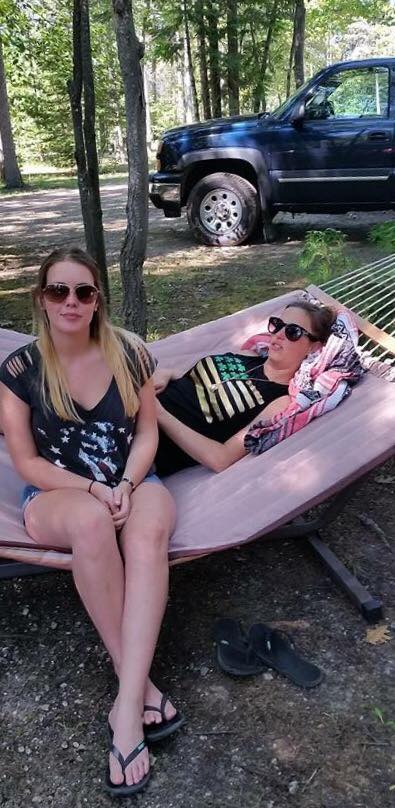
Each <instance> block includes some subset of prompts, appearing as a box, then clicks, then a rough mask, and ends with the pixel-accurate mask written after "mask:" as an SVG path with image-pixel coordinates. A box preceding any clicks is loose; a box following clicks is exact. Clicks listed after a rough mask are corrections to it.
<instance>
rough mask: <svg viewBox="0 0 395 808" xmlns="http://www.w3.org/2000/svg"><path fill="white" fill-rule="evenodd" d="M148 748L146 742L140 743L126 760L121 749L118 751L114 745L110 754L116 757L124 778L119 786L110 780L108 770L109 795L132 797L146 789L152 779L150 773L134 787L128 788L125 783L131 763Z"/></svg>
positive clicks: (106, 780)
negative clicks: (126, 773)
mask: <svg viewBox="0 0 395 808" xmlns="http://www.w3.org/2000/svg"><path fill="white" fill-rule="evenodd" d="M146 746H147V744H146V742H145V741H144V740H142V741H140V743H139V744H137V746H136V747H135V749H133V751H132V752H130V754H129V755H127V757H126V758H124V756H123V755H122V753H121V752H120V751H119V749H117V747H116V746H114V744H112V746H111V749H110V752H111V754H112V755H114V757H115V758H116V760H117V761H118V763H119V764H120V766H121V769H122V774H123V776H124V781H123V783H120V784H119V785H117V784H116V783H113V782H112V780H111V778H110V769H109V768H108V769H107V774H106V779H105V783H104V788H105V790H106V791H107V792H108V794H111V796H112V797H132V796H133V795H134V794H138V793H139V792H140V791H142V790H143V788H145V787H146V785H147V783H148V780H149V779H150V777H151V772H150V771H149V772H148V774H145V775H144V777H142V778H141V780H139V782H138V783H133V784H132V785H130V786H128V785H127V784H126V782H125V769H127V767H128V766H129V763H131V762H132V760H134V759H135V758H136V757H137V756H138V755H139V754H140V752H142V751H143V749H145V747H146Z"/></svg>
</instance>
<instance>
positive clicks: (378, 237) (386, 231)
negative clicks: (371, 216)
mask: <svg viewBox="0 0 395 808" xmlns="http://www.w3.org/2000/svg"><path fill="white" fill-rule="evenodd" d="M369 241H373V243H374V244H377V246H378V247H381V248H382V249H383V250H389V251H390V252H393V251H395V222H383V223H382V224H375V225H374V227H372V229H371V230H370V232H369Z"/></svg>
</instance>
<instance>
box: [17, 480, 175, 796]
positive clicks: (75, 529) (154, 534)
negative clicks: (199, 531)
mask: <svg viewBox="0 0 395 808" xmlns="http://www.w3.org/2000/svg"><path fill="white" fill-rule="evenodd" d="M174 519H175V509H174V504H173V500H172V498H171V496H170V494H169V493H168V491H167V490H166V489H165V487H164V486H162V485H159V484H158V483H153V482H148V483H142V484H141V485H140V486H139V487H138V488H137V490H136V491H135V492H134V494H133V500H132V510H131V513H130V516H129V519H128V521H127V522H126V524H125V525H124V527H123V529H122V531H121V534H120V540H119V541H120V545H121V550H122V555H123V559H122V556H121V552H120V549H119V545H118V540H117V536H116V533H115V530H114V527H113V522H112V519H111V515H110V513H109V511H108V510H107V508H106V507H105V506H104V505H102V504H101V503H100V502H99V501H98V500H96V499H95V498H94V497H92V496H90V495H89V494H87V493H86V492H84V491H80V490H76V489H67V490H66V489H62V490H60V489H59V490H55V491H48V492H42V493H41V494H39V495H37V496H36V497H35V498H34V499H33V500H32V501H31V502H30V503H29V504H28V506H27V508H26V511H25V523H26V529H27V532H28V533H29V535H30V536H31V537H32V538H33V539H34V540H35V541H39V542H40V543H41V544H44V545H48V546H51V547H63V548H68V549H72V551H73V575H74V581H75V584H76V587H77V590H78V592H79V594H80V597H81V599H82V601H83V603H84V606H85V608H86V610H87V612H88V614H89V615H90V617H91V619H92V621H93V623H94V625H95V626H96V628H97V630H98V632H99V634H100V636H101V637H102V640H103V642H104V644H105V646H106V648H107V650H108V652H109V654H110V656H111V658H112V660H113V664H114V669H115V672H116V674H117V676H118V680H119V690H118V696H117V699H116V701H115V704H114V707H113V710H112V713H111V723H112V727H113V729H114V744H115V745H116V746H117V747H118V749H119V750H120V752H121V753H122V754H123V755H124V757H126V756H127V754H128V753H129V752H130V751H131V749H133V748H134V747H135V746H136V745H137V744H138V743H139V741H140V740H141V739H142V737H143V728H142V723H143V704H144V697H145V694H146V693H147V692H148V694H151V693H152V688H154V686H153V685H152V683H151V682H150V681H149V679H148V673H149V669H150V666H151V662H152V657H153V654H154V650H155V645H156V642H157V638H158V634H159V630H160V625H161V621H162V617H163V612H164V609H165V606H166V600H167V588H168V560H167V552H168V539H169V535H170V533H171V530H172V528H173V525H174ZM148 700H149V699H148V698H147V701H148ZM148 767H149V759H148V752H147V750H146V749H145V750H144V751H143V752H142V753H141V754H140V755H139V756H138V757H137V758H136V759H135V760H134V761H133V762H132V763H131V764H130V765H129V766H128V768H127V769H126V773H125V777H126V783H127V784H131V783H137V782H139V780H141V778H142V777H143V775H144V773H146V772H147V771H148ZM110 777H111V780H112V781H113V783H114V784H116V783H121V782H122V781H123V774H122V773H121V769H120V766H119V763H118V762H117V761H116V760H115V758H114V757H113V756H112V755H110Z"/></svg>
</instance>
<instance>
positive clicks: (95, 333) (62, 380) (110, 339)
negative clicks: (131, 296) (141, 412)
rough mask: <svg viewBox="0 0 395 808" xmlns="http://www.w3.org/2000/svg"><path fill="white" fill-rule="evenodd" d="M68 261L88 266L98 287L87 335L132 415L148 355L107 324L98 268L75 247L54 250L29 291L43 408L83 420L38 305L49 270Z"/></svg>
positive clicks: (137, 340) (68, 418)
mask: <svg viewBox="0 0 395 808" xmlns="http://www.w3.org/2000/svg"><path fill="white" fill-rule="evenodd" d="M64 260H69V261H73V263H75V264H81V266H84V267H86V268H87V269H89V271H90V273H91V275H92V277H93V282H94V285H95V286H96V288H97V289H98V296H97V309H96V311H95V312H94V314H93V317H92V320H91V323H90V337H91V339H92V340H93V341H94V342H96V343H97V345H99V347H100V350H101V352H102V354H103V357H104V359H105V361H106V363H107V365H108V367H109V368H110V370H111V371H112V374H113V376H114V379H115V382H116V385H117V388H118V391H119V395H120V397H121V400H122V404H123V406H124V409H125V414H126V415H127V416H128V417H133V416H134V415H136V412H137V411H138V408H139V399H138V394H137V393H138V390H139V388H140V386H141V384H144V382H145V381H146V380H147V378H148V356H147V351H146V348H145V346H144V343H143V342H142V340H141V339H140V338H139V337H138V336H137V335H136V334H131V333H129V332H128V331H125V330H124V329H122V328H116V327H114V326H112V325H111V323H110V321H109V319H108V315H107V310H106V304H105V300H104V296H103V291H102V288H101V283H100V275H99V269H98V267H97V264H96V262H95V261H94V260H93V258H91V257H90V256H89V255H88V254H87V253H85V252H84V251H83V250H80V249H78V248H72V249H66V248H64V249H57V250H53V252H51V254H50V255H49V256H48V257H47V258H46V259H45V260H44V261H43V263H42V264H41V267H40V269H39V273H38V279H37V284H36V286H35V287H34V288H33V290H32V295H33V307H34V316H35V321H36V324H37V331H38V339H37V347H38V350H39V351H40V354H41V360H42V362H41V398H42V401H43V404H44V406H45V407H46V408H49V407H50V406H52V407H53V409H54V411H55V412H56V414H57V415H58V416H59V418H62V419H63V420H65V421H77V422H79V423H82V422H83V419H82V418H81V417H80V416H79V415H78V413H77V410H76V408H75V405H74V402H73V399H72V397H71V395H70V390H69V386H68V383H67V379H66V377H65V374H64V371H63V369H62V366H61V364H60V361H59V357H58V355H57V353H56V350H55V346H54V343H53V340H52V335H51V330H50V325H49V320H48V316H47V314H46V312H45V311H44V309H43V308H42V292H43V289H45V286H46V283H47V275H48V271H49V269H50V268H51V267H52V266H54V264H57V263H59V262H60V261H64ZM128 348H129V350H131V352H132V353H133V352H135V354H136V359H137V363H138V364H137V367H135V366H133V365H132V361H131V359H130V357H129V355H128Z"/></svg>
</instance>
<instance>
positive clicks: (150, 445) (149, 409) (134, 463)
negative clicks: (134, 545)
mask: <svg viewBox="0 0 395 808" xmlns="http://www.w3.org/2000/svg"><path fill="white" fill-rule="evenodd" d="M139 401H140V407H139V411H138V413H137V421H136V431H135V434H134V438H133V440H132V445H131V449H130V452H129V457H128V459H127V462H126V466H125V469H124V473H123V476H125V477H128V479H129V480H130V481H131V484H130V483H129V482H128V481H127V480H121V482H120V483H118V485H117V486H116V488H114V502H115V504H116V505H117V506H118V508H119V510H118V513H117V514H116V516H115V517H114V525H115V527H116V528H117V530H120V528H121V527H123V525H124V524H125V522H126V520H127V518H128V516H129V513H130V508H131V506H132V501H131V496H130V495H131V494H132V493H133V490H134V488H135V487H136V486H137V485H138V484H139V483H141V482H142V481H143V480H144V477H145V475H146V474H147V471H148V470H149V469H150V467H151V465H152V462H153V459H154V457H155V452H156V450H157V448H158V422H157V419H156V409H155V403H156V398H155V390H154V383H153V380H152V379H149V381H147V382H146V383H145V384H144V385H143V387H142V388H141V390H140V392H139ZM131 485H132V486H133V487H131Z"/></svg>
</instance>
